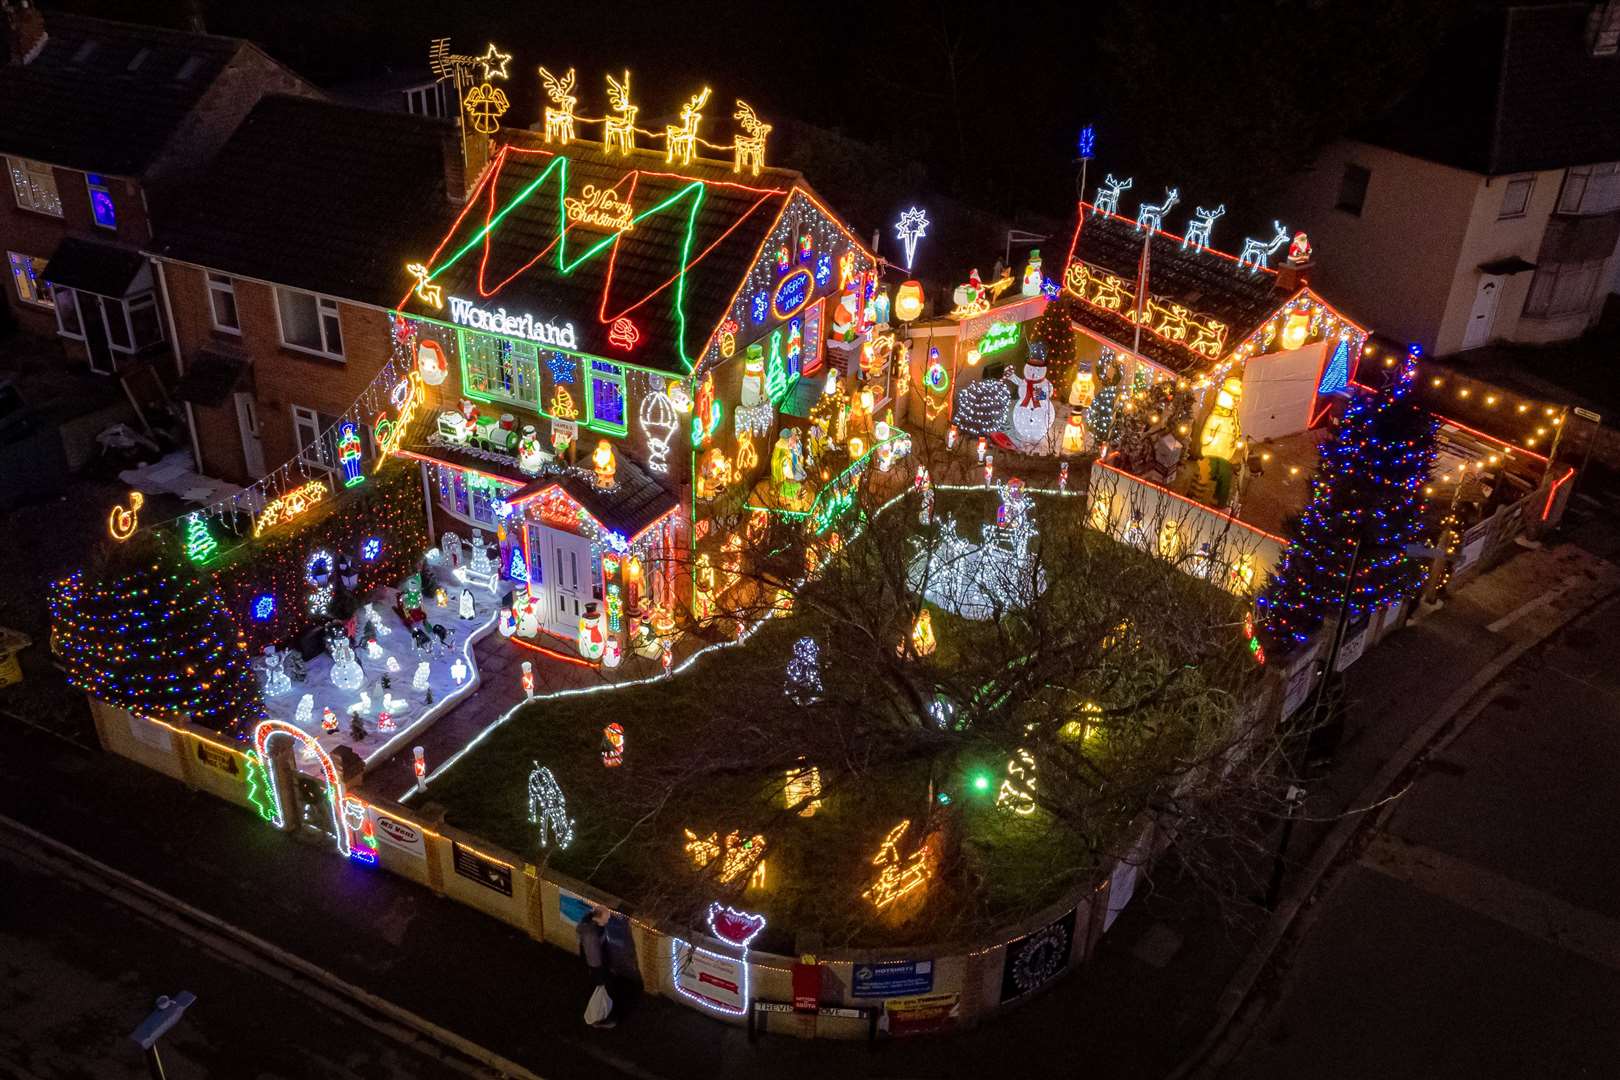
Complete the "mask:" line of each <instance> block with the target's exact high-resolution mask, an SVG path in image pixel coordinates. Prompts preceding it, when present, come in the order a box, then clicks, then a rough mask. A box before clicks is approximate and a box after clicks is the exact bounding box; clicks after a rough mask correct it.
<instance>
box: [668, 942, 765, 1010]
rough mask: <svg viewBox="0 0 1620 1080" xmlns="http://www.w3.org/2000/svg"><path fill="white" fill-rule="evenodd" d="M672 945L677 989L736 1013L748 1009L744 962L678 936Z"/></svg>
mask: <svg viewBox="0 0 1620 1080" xmlns="http://www.w3.org/2000/svg"><path fill="white" fill-rule="evenodd" d="M670 947H671V948H672V949H674V950H675V985H676V988H677V989H679V990H681V991H682V992H683V993H686V994H688V995H690V996H692V997H695V998H699V999H701V1000H702V1001H704V1002H705V1003H707V1004H709V1005H712V1006H713V1007H714V1008H716V1009H719V1010H721V1011H722V1012H727V1013H731V1014H732V1015H734V1016H736V1015H741V1014H742V1013H744V1012H745V1011H746V1010H747V1005H748V1002H747V999H746V998H745V997H744V996H743V995H744V989H743V988H744V985H745V984H744V968H743V961H741V960H738V959H737V958H736V957H732V956H724V955H722V954H720V953H717V952H710V951H709V950H708V949H700V948H698V947H697V946H696V945H691V944H688V943H687V942H684V941H681V940H679V939H678V938H677V939H672V940H671V942H670Z"/></svg>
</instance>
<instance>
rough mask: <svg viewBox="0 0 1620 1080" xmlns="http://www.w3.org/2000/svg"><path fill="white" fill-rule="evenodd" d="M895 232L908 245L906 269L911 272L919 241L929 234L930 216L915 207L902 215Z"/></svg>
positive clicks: (896, 224)
mask: <svg viewBox="0 0 1620 1080" xmlns="http://www.w3.org/2000/svg"><path fill="white" fill-rule="evenodd" d="M894 231H895V234H896V235H897V236H899V237H900V240H901V242H902V243H904V244H905V245H906V269H907V270H910V269H911V260H912V259H914V258H915V257H916V255H917V241H918V240H920V239H922V238H923V237H924V236H925V235H927V233H928V215H927V214H924V213H923V212H922V211H921V210H919V209H917V208H916V207H915V206H913V207H912V208H911V209H910V210H907V211H905V212H904V213H903V214H901V215H900V220H899V221H898V222H896V223H895V226H894Z"/></svg>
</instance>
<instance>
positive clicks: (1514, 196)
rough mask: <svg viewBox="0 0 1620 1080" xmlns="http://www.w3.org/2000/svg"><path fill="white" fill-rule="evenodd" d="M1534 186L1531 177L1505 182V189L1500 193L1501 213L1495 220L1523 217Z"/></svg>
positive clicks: (1534, 181) (1521, 177)
mask: <svg viewBox="0 0 1620 1080" xmlns="http://www.w3.org/2000/svg"><path fill="white" fill-rule="evenodd" d="M1535 186H1536V178H1535V177H1533V176H1520V177H1515V178H1514V179H1512V180H1509V181H1508V182H1507V188H1506V189H1505V190H1504V191H1503V192H1502V212H1501V213H1499V214H1497V215H1496V216H1497V218H1498V219H1501V218H1516V217H1524V212H1525V209H1526V208H1527V207H1528V206H1529V205H1530V192H1531V191H1532V190H1533V189H1534V188H1535Z"/></svg>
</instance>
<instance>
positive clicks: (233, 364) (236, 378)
mask: <svg viewBox="0 0 1620 1080" xmlns="http://www.w3.org/2000/svg"><path fill="white" fill-rule="evenodd" d="M246 371H247V360H246V359H244V358H243V357H240V356H232V355H230V354H228V353H225V352H221V351H219V350H217V349H202V350H199V351H198V352H197V354H196V355H195V356H193V357H192V358H191V360H190V362H189V363H188V364H187V365H186V373H185V374H184V375H182V376H180V381H179V382H178V383H176V384H175V387H174V396H175V397H177V398H179V399H180V400H181V401H189V402H191V403H192V404H193V405H223V404H224V403H225V399H226V398H227V397H229V396H230V393H231V391H232V390H235V389H236V387H237V385H238V384H239V383H240V382H241V381H242V375H243V374H244V373H245V372H246Z"/></svg>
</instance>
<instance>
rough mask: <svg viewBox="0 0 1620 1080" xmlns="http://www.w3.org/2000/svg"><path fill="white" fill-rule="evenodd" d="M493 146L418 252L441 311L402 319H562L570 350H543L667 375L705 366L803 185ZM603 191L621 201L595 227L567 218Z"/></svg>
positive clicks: (789, 179)
mask: <svg viewBox="0 0 1620 1080" xmlns="http://www.w3.org/2000/svg"><path fill="white" fill-rule="evenodd" d="M503 137H504V138H505V139H506V140H507V141H506V143H505V145H503V146H502V147H500V148H499V149H498V150H497V152H496V156H495V157H494V159H493V161H492V164H491V166H490V168H489V169H488V170H487V172H486V173H485V175H484V177H483V179H482V181H481V183H480V185H479V187H478V188H477V190H476V191H475V192H474V193H473V195H472V196H471V197H470V198H469V200H468V203H469V206H468V212H467V213H466V214H465V215H464V216H463V217H462V218H461V220H459V221H458V222H456V225H455V227H454V228H453V229H451V230H450V231H449V234H448V235H447V236H445V238H444V241H443V242H442V243H440V244H438V245H437V247H434V246H432V245H428V246H425V247H423V248H422V250H421V251H419V252H418V253H417V257H418V258H419V259H420V260H421V261H423V262H424V263H426V264H427V266H428V268H429V270H430V271H431V273H432V282H433V284H434V285H436V286H438V287H440V288H441V289H442V294H443V302H444V305H445V306H444V308H443V310H437V309H435V308H433V307H431V306H430V305H429V304H428V303H427V302H426V301H424V300H423V299H422V298H421V297H419V296H417V295H409V296H405V297H404V300H403V306H402V310H405V311H407V312H409V313H410V314H415V315H423V316H427V317H430V318H438V319H444V320H447V321H448V320H450V319H451V318H452V315H453V309H452V305H451V304H450V299H451V297H456V298H458V299H461V300H464V301H470V302H471V303H473V304H476V305H477V306H478V307H480V308H483V309H485V310H487V311H491V312H494V311H497V310H499V309H504V310H505V312H506V313H507V315H509V316H514V317H518V318H521V317H522V316H524V315H527V314H532V315H533V316H534V318H535V321H536V322H537V323H538V322H543V321H546V320H550V321H551V322H553V323H554V324H557V325H562V324H564V323H572V324H573V326H574V328H575V341H574V343H573V344H572V345H569V344H568V343H567V342H559V341H553V342H551V343H552V344H559V345H563V346H564V347H571V348H575V349H577V350H578V351H581V352H586V353H592V354H595V355H598V356H604V357H610V358H615V359H620V360H625V361H628V362H630V363H634V364H638V365H642V366H645V367H649V368H654V369H657V370H660V371H667V372H671V373H675V374H685V373H686V372H687V371H688V370H690V369H691V367H692V366H693V364H695V363H696V362H697V360H698V359H699V358H700V357H701V356H702V353H703V350H704V348H705V346H706V345H707V343H708V339H709V337H710V335H711V334H712V332H713V331H714V330H715V328H716V327H717V326H718V325H719V324H720V322H721V321H722V320H723V319H724V318H726V316H727V313H728V311H729V309H730V306H731V302H732V300H733V298H734V296H735V295H736V293H737V290H738V288H739V287H740V286H741V285H742V284H743V281H744V279H745V278H746V276H747V274H748V272H749V270H750V269H751V268H752V267H753V265H754V263H755V259H756V256H757V254H758V251H759V247H760V245H761V243H763V241H764V239H765V237H766V235H767V233H768V232H769V231H770V228H771V226H772V225H773V224H774V223H775V221H776V220H777V217H778V215H779V214H780V213H781V211H782V208H783V207H784V206H785V205H786V203H787V201H788V199H789V197H790V196H791V194H792V191H793V189H794V188H795V186H802V181H801V179H800V177H799V175H798V174H797V173H794V172H789V171H786V170H781V169H765V170H763V171H762V172H761V173H760V175H759V176H757V177H756V176H752V175H749V174H738V173H735V172H733V171H732V169H731V167H730V163H729V162H727V163H717V162H710V161H702V160H694V161H693V162H691V163H690V164H688V165H671V164H666V163H665V161H664V155H663V154H662V153H660V152H657V151H649V150H637V151H635V152H633V153H632V154H630V155H628V156H626V155H608V154H604V153H603V149H602V147H601V145H600V144H598V143H594V142H587V141H583V140H575V141H574V142H572V143H571V144H570V145H568V146H567V147H562V146H553V147H547V146H546V145H545V143H544V142H543V141H542V140H541V138H540V137H539V136H538V135H535V134H534V133H532V132H526V131H508V132H504V133H503ZM603 192H611V198H612V200H616V201H617V202H618V203H619V204H621V205H618V206H614V205H607V206H605V207H604V208H603V209H604V217H605V220H603V221H600V222H591V221H589V220H585V221H581V220H577V216H578V215H582V214H583V215H584V216H586V217H589V207H588V206H587V202H588V200H589V199H591V198H593V197H597V198H600V195H601V193H603ZM622 204H628V206H629V210H628V211H625V210H624V209H623V206H622ZM571 208H572V209H571ZM626 214H628V215H629V216H630V218H631V219H632V220H633V226H632V227H631V228H628V229H622V230H621V231H616V229H618V227H617V226H615V225H612V224H610V222H613V221H616V220H622V217H623V215H626ZM615 215H619V217H615ZM404 292H405V290H401V293H402V295H403V293H404ZM396 299H398V297H396ZM621 319H627V320H629V324H630V325H631V326H633V333H632V334H629V335H628V336H627V335H626V332H625V330H626V327H625V324H623V323H620V329H619V331H618V332H617V333H615V332H614V324H615V323H616V322H618V321H619V320H621ZM627 340H629V341H632V342H633V343H632V344H630V345H629V347H626V346H625V342H626V341H627Z"/></svg>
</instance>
